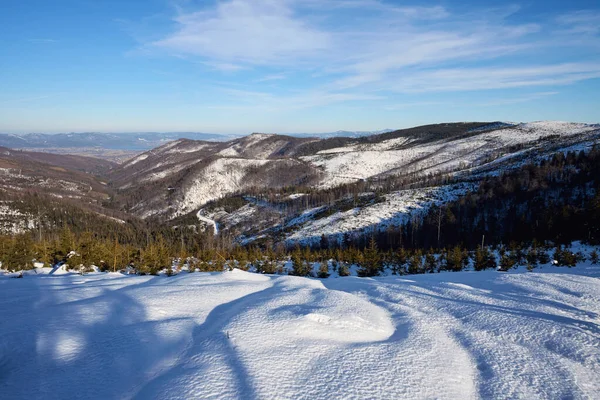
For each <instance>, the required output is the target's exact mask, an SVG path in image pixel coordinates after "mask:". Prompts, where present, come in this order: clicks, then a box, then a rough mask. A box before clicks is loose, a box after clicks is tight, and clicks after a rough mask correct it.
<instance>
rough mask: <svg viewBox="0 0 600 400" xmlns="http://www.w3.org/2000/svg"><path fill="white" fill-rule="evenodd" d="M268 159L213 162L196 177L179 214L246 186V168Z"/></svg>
mask: <svg viewBox="0 0 600 400" xmlns="http://www.w3.org/2000/svg"><path fill="white" fill-rule="evenodd" d="M267 162H268V160H248V159H243V158H220V159H217V160H215V161H214V162H212V163H211V164H210V165H208V166H207V167H206V168H204V169H203V170H202V172H201V173H200V174H199V175H198V176H197V177H196V178H195V180H194V182H193V184H192V185H191V186H190V187H189V188H188V189H187V191H186V192H185V194H184V199H183V201H182V203H181V204H180V205H179V209H178V212H177V215H182V214H185V213H187V212H191V211H192V210H194V209H197V208H198V207H201V206H202V205H204V204H206V203H208V202H209V201H211V200H216V199H219V198H221V197H223V196H225V195H227V194H230V193H234V192H236V191H238V190H240V189H241V188H243V187H244V182H243V178H244V176H246V169H247V168H249V167H253V166H260V165H264V164H265V163H267Z"/></svg>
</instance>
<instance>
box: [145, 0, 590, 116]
mask: <svg viewBox="0 0 600 400" xmlns="http://www.w3.org/2000/svg"><path fill="white" fill-rule="evenodd" d="M517 12H519V7H518V6H506V7H502V8H495V9H472V10H470V11H468V12H467V13H460V14H459V13H456V12H453V11H452V10H451V9H447V8H445V7H442V6H431V7H424V6H397V5H396V3H395V2H392V1H380V0H345V1H343V0H225V1H219V2H217V3H216V4H215V5H214V6H212V7H207V8H204V9H202V10H200V11H193V12H180V13H179V14H178V15H177V17H176V18H175V25H176V26H175V30H174V31H173V32H172V33H171V34H169V35H168V36H166V37H164V38H162V39H161V40H158V41H155V42H153V43H152V45H153V46H154V47H155V48H159V49H162V50H166V51H168V52H170V53H172V54H175V55H180V56H185V57H191V58H198V59H200V60H201V61H200V62H202V63H204V64H205V65H208V66H210V67H211V68H213V69H217V70H221V71H226V72H235V71H239V70H241V69H249V70H250V69H251V70H253V71H257V72H263V71H261V70H260V68H261V67H262V66H269V73H265V75H264V76H262V77H258V78H257V77H252V78H249V81H248V83H252V84H254V85H255V86H256V85H258V84H260V83H264V82H269V81H275V80H282V79H287V77H289V76H298V75H300V74H302V73H304V74H305V75H307V76H309V77H312V79H313V80H312V81H311V80H310V79H308V80H305V81H303V87H302V88H301V89H297V90H298V92H297V93H293V94H289V95H282V94H270V93H266V94H267V95H265V94H257V93H256V92H254V95H251V94H250V93H253V92H252V90H250V91H249V93H246V94H245V95H241V93H237V96H236V97H235V99H240V101H242V102H243V101H246V100H244V99H249V98H252V101H254V102H259V103H260V104H264V105H265V107H267V108H271V107H282V105H281V104H277V103H278V102H282V101H288V102H290V106H289V107H291V108H294V107H309V106H313V107H314V106H319V105H322V104H330V103H336V102H345V101H353V100H357V99H362V100H363V101H367V100H380V99H381V98H382V97H385V96H386V94H387V93H388V92H389V93H414V92H447V91H474V90H492V89H507V88H520V87H546V86H548V87H550V86H556V85H568V84H572V83H575V82H579V81H582V80H587V79H593V78H598V77H600V57H599V56H597V55H596V56H593V54H592V55H589V56H587V57H586V59H585V60H584V59H583V58H582V59H580V60H579V59H577V57H575V58H573V57H571V58H570V59H569V62H559V61H556V60H557V59H559V58H560V57H559V56H560V54H559V52H560V51H561V48H571V47H572V44H573V43H574V42H573V40H574V38H575V37H576V35H573V33H585V34H586V37H587V38H588V39H587V40H585V41H583V40H581V41H580V42H579V43H578V44H577V46H579V47H581V48H590V49H591V48H594V47H593V46H596V47H595V48H596V49H597V48H598V40H596V39H595V38H594V37H593V35H595V34H596V33H598V26H600V24H599V23H598V21H600V19H599V18H600V14H599V13H597V12H591V11H582V12H574V13H570V14H566V15H563V16H561V17H558V18H556V17H551V19H547V20H539V21H537V23H519V22H513V20H512V19H510V18H509V16H512V15H514V14H515V13H517ZM565 32H566V34H565ZM586 46H587V47H586ZM580 54H585V52H580ZM557 56H558V57H557ZM532 60H534V61H532ZM546 60H548V61H546ZM550 60H552V62H550ZM534 62H535V64H534ZM290 81H291V79H290ZM311 82H318V83H311ZM286 83H287V82H286ZM252 89H255V88H252ZM261 90H262V89H261ZM231 94H232V93H229V95H231ZM319 97H320V99H319ZM260 104H259V106H260ZM389 107H394V105H390V106H389Z"/></svg>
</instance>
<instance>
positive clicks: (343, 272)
mask: <svg viewBox="0 0 600 400" xmlns="http://www.w3.org/2000/svg"><path fill="white" fill-rule="evenodd" d="M338 275H339V276H350V270H349V269H348V266H347V265H346V263H344V262H343V261H340V262H338Z"/></svg>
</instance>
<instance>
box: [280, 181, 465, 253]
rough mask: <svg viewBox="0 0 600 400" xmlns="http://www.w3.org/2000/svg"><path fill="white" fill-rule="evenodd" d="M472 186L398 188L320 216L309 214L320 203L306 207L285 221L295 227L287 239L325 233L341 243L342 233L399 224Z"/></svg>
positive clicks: (307, 240) (313, 238) (310, 239)
mask: <svg viewBox="0 0 600 400" xmlns="http://www.w3.org/2000/svg"><path fill="white" fill-rule="evenodd" d="M473 188H475V185H473V184H466V183H464V184H456V185H446V186H439V187H432V188H424V189H407V190H400V191H397V192H392V193H390V194H388V195H385V196H384V201H383V202H381V203H375V204H372V205H368V206H365V207H356V208H353V209H351V210H348V211H343V212H341V211H338V212H336V213H335V214H332V215H330V216H328V217H325V218H321V219H313V218H312V216H313V215H314V214H315V212H318V211H320V210H321V209H322V208H321V207H320V208H317V209H312V210H307V211H305V212H304V213H303V214H302V215H300V216H299V217H297V218H294V219H293V220H292V221H291V222H290V223H289V224H288V226H291V225H296V226H298V229H297V230H295V231H294V232H293V233H292V234H291V235H289V236H288V238H287V239H288V240H289V241H291V242H298V243H302V244H311V243H318V242H319V240H320V239H321V235H325V236H328V237H329V238H330V240H331V239H332V238H334V239H336V240H337V241H338V242H340V243H341V240H342V239H343V236H344V234H345V233H351V232H357V233H358V232H361V233H368V232H369V231H372V230H375V229H380V230H385V229H387V228H388V227H390V226H401V225H403V224H406V223H407V222H408V221H409V220H410V218H411V217H413V216H415V215H417V214H424V213H426V212H427V211H428V210H429V209H430V208H431V207H432V206H434V205H440V204H444V203H447V202H450V201H454V200H456V199H457V198H458V197H459V196H461V195H464V194H465V193H466V192H467V191H469V190H472V189H473Z"/></svg>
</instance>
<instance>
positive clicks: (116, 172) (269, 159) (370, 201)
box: [0, 122, 600, 245]
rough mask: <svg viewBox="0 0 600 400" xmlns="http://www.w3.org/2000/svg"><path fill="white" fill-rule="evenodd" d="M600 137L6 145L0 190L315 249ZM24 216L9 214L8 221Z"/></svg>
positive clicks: (449, 130) (499, 130) (492, 128)
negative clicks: (129, 147) (62, 147)
mask: <svg viewBox="0 0 600 400" xmlns="http://www.w3.org/2000/svg"><path fill="white" fill-rule="evenodd" d="M599 141H600V127H599V126H598V125H587V124H577V123H566V122H534V123H524V124H506V123H500V122H492V123H490V122H472V123H448V124H437V125H426V126H421V127H415V128H410V129H403V130H396V131H390V132H384V133H380V134H375V135H370V136H364V137H358V138H356V137H345V138H344V137H335V138H324V139H319V138H299V137H292V136H285V135H275V134H252V135H249V136H246V137H242V138H236V139H233V140H230V141H224V142H216V141H196V140H189V139H179V140H175V141H172V142H169V143H166V144H163V145H161V146H159V147H157V148H155V149H152V150H150V151H147V152H145V153H142V154H139V155H137V156H135V157H133V158H131V159H130V160H128V161H126V162H124V163H122V164H120V165H116V164H114V163H111V162H107V161H103V160H98V159H94V158H86V157H78V156H62V155H53V154H45V153H32V152H26V151H12V150H10V149H4V150H3V151H2V154H3V155H0V163H3V164H2V165H3V166H2V168H3V169H2V171H4V174H3V176H2V177H0V178H1V179H0V185H2V187H4V188H5V189H6V191H7V192H8V193H24V192H26V193H30V192H35V193H45V194H49V195H51V196H53V198H54V199H69V200H70V201H72V202H73V201H74V202H76V203H81V204H84V205H85V207H89V206H90V205H93V207H95V208H94V212H99V213H101V214H105V215H110V216H113V217H116V218H117V219H119V220H124V219H128V218H129V217H131V218H132V219H135V220H138V219H140V218H141V219H145V220H147V221H148V223H149V224H150V226H161V227H164V228H169V227H177V226H188V227H194V228H193V229H200V230H201V231H206V230H207V229H211V230H214V231H215V232H217V233H218V234H222V235H225V236H226V237H227V238H228V239H227V240H230V241H233V242H235V243H239V244H249V243H263V242H265V241H267V242H274V243H277V242H281V243H286V244H293V243H302V244H311V245H314V244H318V242H319V241H320V240H321V239H322V236H326V237H327V238H328V239H331V240H332V241H333V242H337V243H340V242H341V241H342V240H344V237H346V236H347V235H349V234H350V235H365V234H368V232H372V233H376V232H380V231H386V230H393V229H397V228H398V229H399V228H401V227H402V226H405V225H407V224H411V223H414V222H415V221H416V220H419V221H420V220H422V219H423V218H425V217H426V216H427V215H428V213H430V212H433V211H431V210H435V209H436V208H438V207H442V206H444V205H445V204H448V203H449V202H456V201H462V200H461V199H463V197H464V196H466V195H468V194H469V193H472V192H476V191H477V190H478V187H479V185H480V183H481V182H483V181H485V180H486V179H488V178H489V177H494V176H502V174H505V173H508V172H510V171H518V169H519V168H521V167H523V166H524V165H525V164H527V163H539V162H542V161H543V160H548V159H550V158H551V157H553V156H554V155H555V154H557V153H564V154H566V153H567V152H569V151H570V152H578V151H581V150H584V151H587V152H589V150H590V149H591V148H592V147H593V146H594V145H596V144H598V143H599ZM544 179H546V178H544ZM547 179H551V178H547ZM549 182H550V181H549ZM548 195H551V194H548ZM81 204H79V205H81ZM4 207H5V208H6V207H8V205H6V204H5V206H4ZM14 211H15V210H13V211H10V210H8V209H7V210H5V211H4V212H3V215H4V220H5V223H7V224H9V225H10V219H11V218H13V216H15V215H17V214H16V213H15V212H14ZM117 215H118V217H117ZM15 218H16V217H15ZM7 221H8V222H7ZM420 223H421V222H419V224H420ZM32 224H33V225H32ZM19 226H21V227H22V228H21V229H24V227H26V226H30V227H33V226H35V222H30V221H28V222H21V223H20V225H19ZM225 236H224V237H225Z"/></svg>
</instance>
